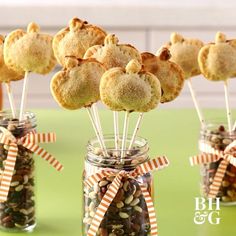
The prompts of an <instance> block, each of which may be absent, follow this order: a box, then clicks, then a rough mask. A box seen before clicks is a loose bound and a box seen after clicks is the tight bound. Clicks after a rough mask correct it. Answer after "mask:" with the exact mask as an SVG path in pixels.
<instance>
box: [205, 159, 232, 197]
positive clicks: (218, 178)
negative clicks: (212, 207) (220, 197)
mask: <svg viewBox="0 0 236 236" xmlns="http://www.w3.org/2000/svg"><path fill="white" fill-rule="evenodd" d="M228 164H229V163H228V161H227V160H225V159H223V160H222V161H221V162H220V164H219V166H218V168H217V171H216V174H215V176H214V179H213V182H212V184H211V186H210V192H209V194H208V197H209V198H215V197H216V196H217V194H218V192H219V189H220V186H221V184H222V180H223V178H224V175H225V172H226V169H227V166H228Z"/></svg>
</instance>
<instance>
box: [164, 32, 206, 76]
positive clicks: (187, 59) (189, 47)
mask: <svg viewBox="0 0 236 236" xmlns="http://www.w3.org/2000/svg"><path fill="white" fill-rule="evenodd" d="M203 45H204V44H203V42H202V41H200V40H199V39H190V38H184V37H183V36H182V35H180V34H177V33H172V34H171V41H170V42H169V43H168V44H167V45H166V47H167V48H168V49H169V50H170V54H171V59H170V60H171V61H172V62H174V63H176V64H178V65H179V66H180V67H181V68H182V69H183V71H184V74H185V79H188V78H190V77H193V76H196V75H199V74H200V73H201V71H200V68H199V65H198V53H199V50H200V49H201V48H202V47H203Z"/></svg>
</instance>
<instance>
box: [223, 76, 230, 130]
mask: <svg viewBox="0 0 236 236" xmlns="http://www.w3.org/2000/svg"><path fill="white" fill-rule="evenodd" d="M224 91H225V105H226V111H227V121H228V129H229V133H231V132H232V117H231V109H230V105H229V91H228V80H225V81H224Z"/></svg>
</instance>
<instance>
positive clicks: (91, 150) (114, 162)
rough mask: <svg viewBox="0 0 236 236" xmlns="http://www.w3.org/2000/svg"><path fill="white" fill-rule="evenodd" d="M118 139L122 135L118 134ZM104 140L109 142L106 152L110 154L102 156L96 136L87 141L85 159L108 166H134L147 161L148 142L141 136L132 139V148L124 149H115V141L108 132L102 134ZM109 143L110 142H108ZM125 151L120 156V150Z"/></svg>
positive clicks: (117, 167) (118, 167)
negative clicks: (110, 145)
mask: <svg viewBox="0 0 236 236" xmlns="http://www.w3.org/2000/svg"><path fill="white" fill-rule="evenodd" d="M119 138H120V140H122V136H121V135H120V136H119ZM131 138H132V136H130V135H128V136H127V140H126V141H127V143H126V144H127V146H129V143H130V141H131ZM104 142H105V144H107V143H109V142H111V143H112V145H113V146H112V147H108V146H107V145H106V147H107V152H108V154H110V155H109V156H104V155H103V154H102V149H101V148H100V146H99V142H98V140H97V138H96V137H93V138H91V139H90V140H89V141H88V144H87V151H88V153H87V156H86V159H87V160H88V161H89V162H91V163H93V164H95V165H101V166H103V165H105V167H110V168H116V169H121V168H134V167H136V166H137V165H139V164H141V163H143V162H145V161H147V160H148V159H149V156H148V151H149V146H148V142H147V140H146V139H145V138H142V137H136V139H135V141H134V145H133V146H132V149H128V148H126V149H125V150H122V149H121V148H119V149H115V147H114V146H115V142H114V135H112V134H108V135H104ZM109 144H110V143H109ZM96 149H100V153H99V154H98V153H97V152H96ZM122 151H124V152H125V156H124V158H122V159H121V158H120V154H121V152H122Z"/></svg>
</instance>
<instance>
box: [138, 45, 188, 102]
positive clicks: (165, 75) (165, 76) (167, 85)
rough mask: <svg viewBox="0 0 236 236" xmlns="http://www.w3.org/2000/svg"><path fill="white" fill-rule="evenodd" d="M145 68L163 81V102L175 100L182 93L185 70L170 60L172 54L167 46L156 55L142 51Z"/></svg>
mask: <svg viewBox="0 0 236 236" xmlns="http://www.w3.org/2000/svg"><path fill="white" fill-rule="evenodd" d="M141 55H142V61H143V69H144V70H146V71H149V72H151V73H152V74H154V75H155V76H156V77H157V78H158V80H159V81H160V83H161V89H162V97H161V103H165V102H170V101H173V100H174V99H175V98H177V97H178V95H179V94H180V92H181V90H182V88H183V85H184V72H183V70H182V69H181V67H180V66H178V65H177V64H176V63H174V62H171V61H169V59H170V57H171V55H170V52H169V50H168V49H167V48H162V50H161V51H160V52H159V53H158V56H155V55H153V54H151V53H148V52H145V53H142V54H141Z"/></svg>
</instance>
